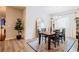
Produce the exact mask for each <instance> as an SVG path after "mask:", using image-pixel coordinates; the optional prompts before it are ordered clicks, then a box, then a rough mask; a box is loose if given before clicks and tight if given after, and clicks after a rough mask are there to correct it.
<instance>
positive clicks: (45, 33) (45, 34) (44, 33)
mask: <svg viewBox="0 0 79 59" xmlns="http://www.w3.org/2000/svg"><path fill="white" fill-rule="evenodd" d="M54 34H55V32H51V33H50V32H40V33H39V45H40V43H41V36H42V35H44V36H45V39H46V37H48V50H50V48H51V47H50V43H51V39H50V37H51V36H53V35H54Z"/></svg>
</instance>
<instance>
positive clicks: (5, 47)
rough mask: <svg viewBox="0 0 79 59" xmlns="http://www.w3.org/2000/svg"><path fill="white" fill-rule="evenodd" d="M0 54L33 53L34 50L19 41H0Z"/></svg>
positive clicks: (22, 41)
mask: <svg viewBox="0 0 79 59" xmlns="http://www.w3.org/2000/svg"><path fill="white" fill-rule="evenodd" d="M0 52H34V50H33V49H32V48H31V47H30V46H29V45H28V44H27V43H26V41H25V40H24V39H21V40H5V41H0Z"/></svg>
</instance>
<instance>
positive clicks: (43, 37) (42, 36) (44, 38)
mask: <svg viewBox="0 0 79 59" xmlns="http://www.w3.org/2000/svg"><path fill="white" fill-rule="evenodd" d="M45 31H46V28H41V30H38V33H40V32H42V33H43V32H45ZM40 37H41V39H42V41H43V40H45V43H46V38H47V36H45V35H41V36H40Z"/></svg>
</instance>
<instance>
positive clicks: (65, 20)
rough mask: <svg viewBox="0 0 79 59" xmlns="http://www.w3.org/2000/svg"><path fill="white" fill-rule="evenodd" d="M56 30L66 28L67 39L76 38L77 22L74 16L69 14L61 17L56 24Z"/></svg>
mask: <svg viewBox="0 0 79 59" xmlns="http://www.w3.org/2000/svg"><path fill="white" fill-rule="evenodd" d="M55 26H56V28H57V29H58V28H60V29H61V28H65V29H66V37H72V38H76V21H75V16H74V14H67V15H63V16H61V18H59V19H58V20H56V22H55Z"/></svg>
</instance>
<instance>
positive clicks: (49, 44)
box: [48, 37, 50, 50]
mask: <svg viewBox="0 0 79 59" xmlns="http://www.w3.org/2000/svg"><path fill="white" fill-rule="evenodd" d="M48 50H50V37H48Z"/></svg>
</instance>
